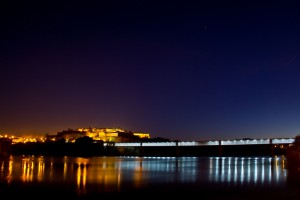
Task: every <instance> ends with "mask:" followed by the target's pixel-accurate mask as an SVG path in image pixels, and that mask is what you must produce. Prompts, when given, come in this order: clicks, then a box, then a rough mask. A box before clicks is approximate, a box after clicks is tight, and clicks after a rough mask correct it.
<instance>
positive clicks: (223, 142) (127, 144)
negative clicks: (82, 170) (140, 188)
mask: <svg viewBox="0 0 300 200" xmlns="http://www.w3.org/2000/svg"><path fill="white" fill-rule="evenodd" d="M294 141H295V138H275V139H241V140H210V141H198V142H196V141H190V142H189V141H185V142H180V141H178V142H175V141H173V142H116V143H114V144H113V145H114V146H118V147H141V146H145V147H151V146H153V147H154V146H160V147H162V146H220V145H221V146H222V145H260V144H275V145H276V144H277V145H280V144H292V143H294ZM108 145H111V143H108V142H106V143H104V146H108Z"/></svg>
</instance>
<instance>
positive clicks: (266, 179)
mask: <svg viewBox="0 0 300 200" xmlns="http://www.w3.org/2000/svg"><path fill="white" fill-rule="evenodd" d="M0 166H1V168H0V182H2V183H3V182H5V183H8V184H10V183H11V182H12V181H17V182H22V183H28V182H32V183H39V182H42V183H46V184H56V183H63V184H64V183H66V184H76V185H77V189H78V190H79V191H81V192H84V191H86V189H87V188H88V187H89V185H93V186H95V185H96V186H97V189H99V190H101V191H119V190H121V189H122V188H123V187H124V185H128V184H131V186H132V187H134V188H139V187H144V186H147V185H148V184H155V183H166V184H168V183H195V184H197V183H204V184H214V183H218V184H225V185H239V186H244V185H249V184H251V185H270V186H272V185H284V184H285V183H286V178H287V169H286V167H285V157H284V156H280V157H143V158H142V157H91V158H80V157H48V156H11V157H10V158H9V159H4V160H0Z"/></svg>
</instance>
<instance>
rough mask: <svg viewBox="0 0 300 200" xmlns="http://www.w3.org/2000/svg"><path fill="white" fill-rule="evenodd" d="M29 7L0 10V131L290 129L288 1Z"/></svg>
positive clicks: (243, 134) (295, 40) (296, 25)
mask: <svg viewBox="0 0 300 200" xmlns="http://www.w3.org/2000/svg"><path fill="white" fill-rule="evenodd" d="M41 2H43V4H37V2H35V3H32V4H31V3H30V2H22V1H20V2H13V1H10V3H9V4H8V3H6V4H4V3H3V2H2V3H1V6H0V7H1V8H0V18H1V19H0V22H1V33H0V34H1V35H0V36H1V38H0V40H1V41H0V42H1V46H0V53H1V54H0V66H1V79H0V91H1V98H0V111H1V113H0V134H2V133H8V134H13V135H33V134H36V135H45V134H56V133H57V132H59V131H62V130H66V129H68V128H79V127H98V128H102V127H120V128H123V129H125V130H131V131H142V132H147V133H150V135H151V137H153V138H154V137H163V138H169V139H172V140H173V139H174V140H175V139H178V140H183V141H192V140H209V139H241V138H285V137H295V135H298V134H299V133H300V68H299V66H300V12H299V10H300V3H298V4H297V3H296V2H297V1H269V2H271V3H268V2H266V1H258V3H256V2H255V1H236V2H233V1H198V2H197V1H187V0H185V1H148V0H147V1H143V0H140V1H115V0H111V1H107V2H106V1H99V2H101V3H99V2H98V3H95V2H96V1H91V2H90V1H70V2H67V1H59V3H57V4H56V3H55V1H49V3H45V2H46V1H41ZM108 2H109V3H108ZM196 2H197V3H196Z"/></svg>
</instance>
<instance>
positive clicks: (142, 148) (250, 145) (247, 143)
mask: <svg viewBox="0 0 300 200" xmlns="http://www.w3.org/2000/svg"><path fill="white" fill-rule="evenodd" d="M294 141H295V138H273V139H240V140H211V141H170V142H117V143H113V144H112V143H104V146H114V147H116V148H119V149H122V148H123V149H127V150H130V149H132V150H138V151H139V154H140V155H161V154H170V155H177V156H178V155H191V156H195V155H196V156H197V155H233V154H239V153H240V154H243V153H244V154H248V155H251V154H269V155H274V154H278V153H279V154H282V153H284V151H285V149H286V148H287V147H288V146H289V145H291V144H293V143H294Z"/></svg>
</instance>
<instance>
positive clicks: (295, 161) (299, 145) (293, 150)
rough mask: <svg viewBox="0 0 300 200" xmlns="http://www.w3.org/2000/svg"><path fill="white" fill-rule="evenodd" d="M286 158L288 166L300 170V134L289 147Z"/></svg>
mask: <svg viewBox="0 0 300 200" xmlns="http://www.w3.org/2000/svg"><path fill="white" fill-rule="evenodd" d="M286 160H287V166H288V168H291V169H299V170H300V135H297V136H296V137H295V141H294V143H293V144H291V146H289V147H288V149H287V152H286Z"/></svg>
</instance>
